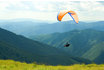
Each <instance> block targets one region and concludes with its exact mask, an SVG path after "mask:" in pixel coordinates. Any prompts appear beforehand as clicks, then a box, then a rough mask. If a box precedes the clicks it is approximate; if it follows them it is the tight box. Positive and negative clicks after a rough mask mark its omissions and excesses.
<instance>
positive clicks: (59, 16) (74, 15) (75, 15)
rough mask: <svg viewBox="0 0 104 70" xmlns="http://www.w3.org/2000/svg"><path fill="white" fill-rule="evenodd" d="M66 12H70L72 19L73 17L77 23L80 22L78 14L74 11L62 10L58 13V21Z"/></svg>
mask: <svg viewBox="0 0 104 70" xmlns="http://www.w3.org/2000/svg"><path fill="white" fill-rule="evenodd" d="M66 14H69V15H70V16H71V17H72V19H73V21H74V22H75V23H78V16H77V14H76V13H75V12H74V11H60V12H59V14H58V15H57V20H58V21H61V20H62V18H63V17H64V16H65V15H66Z"/></svg>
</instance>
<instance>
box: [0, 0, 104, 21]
mask: <svg viewBox="0 0 104 70" xmlns="http://www.w3.org/2000/svg"><path fill="white" fill-rule="evenodd" d="M60 10H73V11H75V12H77V14H78V16H79V20H80V21H85V20H86V21H87V20H93V21H94V20H104V18H103V16H104V14H103V12H104V4H103V3H101V2H96V1H76V2H75V1H62V0H61V1H58V0H57V1H54V0H51V1H41V0H37V1H34V0H30V1H16V2H15V1H8V2H7V1H2V2H0V15H1V16H0V19H14V18H15V19H16V18H32V19H38V20H46V21H47V20H49V21H57V18H56V17H57V13H58V12H59V11H60ZM64 19H65V20H69V19H70V18H69V16H65V18H64Z"/></svg>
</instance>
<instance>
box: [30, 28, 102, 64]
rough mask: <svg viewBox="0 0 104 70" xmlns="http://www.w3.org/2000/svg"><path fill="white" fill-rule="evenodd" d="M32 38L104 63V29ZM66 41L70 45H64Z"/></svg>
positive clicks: (74, 31) (75, 54)
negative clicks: (66, 46)
mask: <svg viewBox="0 0 104 70" xmlns="http://www.w3.org/2000/svg"><path fill="white" fill-rule="evenodd" d="M30 38H31V39H33V40H37V41H40V42H43V43H46V44H48V45H51V46H54V47H57V48H60V49H62V50H64V51H66V52H68V53H70V54H72V55H74V56H81V57H83V58H86V59H90V60H92V61H94V62H96V63H98V64H99V63H104V59H103V58H104V31H98V30H93V29H85V30H72V31H69V32H64V33H52V34H48V35H47V34H46V35H39V36H31V37H30ZM66 42H70V44H71V45H70V47H68V48H65V47H64V45H65V43H66Z"/></svg>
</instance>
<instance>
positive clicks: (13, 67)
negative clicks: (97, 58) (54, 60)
mask: <svg viewBox="0 0 104 70" xmlns="http://www.w3.org/2000/svg"><path fill="white" fill-rule="evenodd" d="M0 70H104V64H101V65H96V64H89V65H85V64H81V65H80V64H74V65H71V66H61V65H57V66H50V65H44V64H41V65H40V64H36V63H31V64H27V63H21V62H16V61H13V60H0Z"/></svg>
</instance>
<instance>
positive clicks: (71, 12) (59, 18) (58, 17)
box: [57, 10, 79, 47]
mask: <svg viewBox="0 0 104 70" xmlns="http://www.w3.org/2000/svg"><path fill="white" fill-rule="evenodd" d="M66 14H69V15H70V16H71V18H72V19H73V21H74V22H75V23H77V24H78V21H79V20H78V16H77V14H76V13H75V12H74V11H69V10H66V11H60V12H59V14H58V15H57V20H58V21H61V20H62V18H63V17H64V16H65V15H66ZM69 46H70V44H69V43H68V42H67V43H66V44H65V45H64V47H69Z"/></svg>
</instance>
